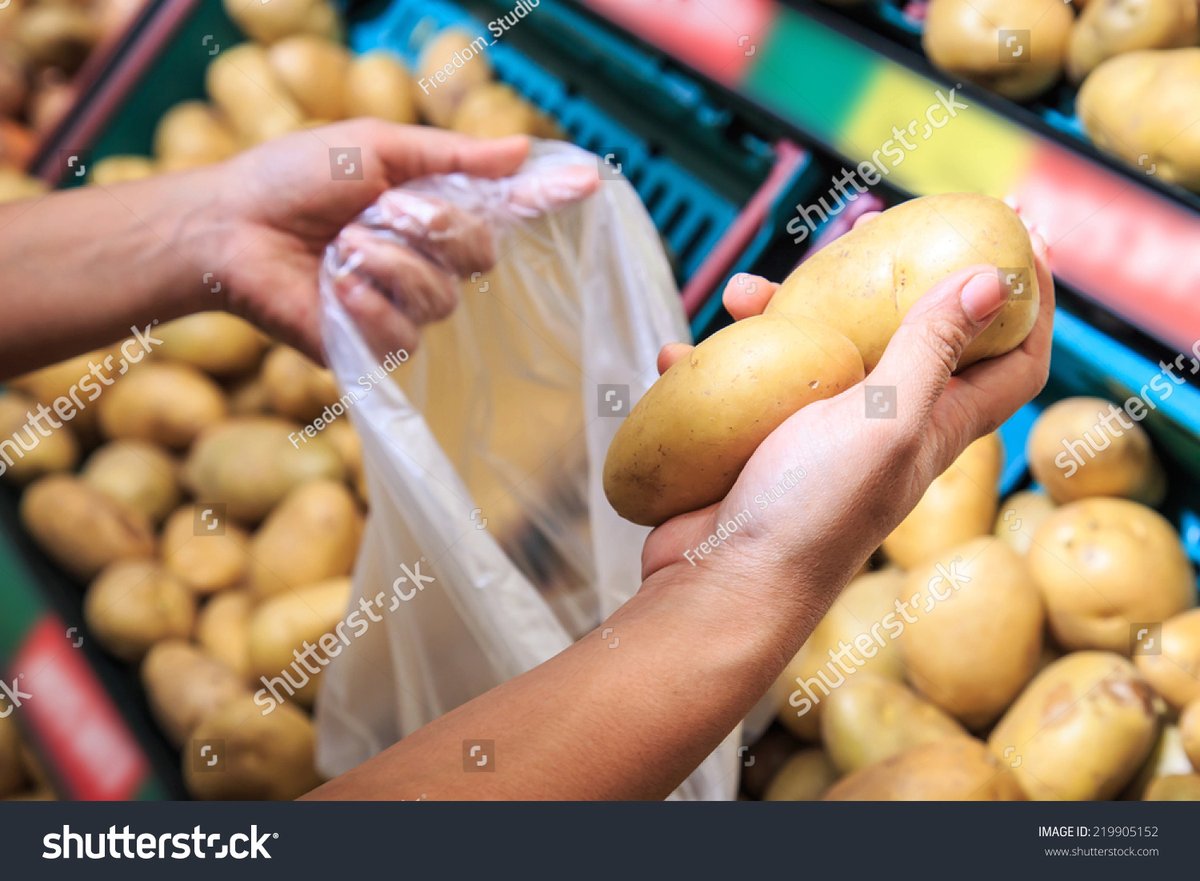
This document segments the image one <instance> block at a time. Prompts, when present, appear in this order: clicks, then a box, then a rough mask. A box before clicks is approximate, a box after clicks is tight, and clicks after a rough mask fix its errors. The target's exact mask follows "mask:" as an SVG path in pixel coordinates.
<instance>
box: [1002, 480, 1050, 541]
mask: <svg viewBox="0 0 1200 881" xmlns="http://www.w3.org/2000/svg"><path fill="white" fill-rule="evenodd" d="M1054 507H1055V505H1054V502H1052V501H1050V499H1049V497H1047V496H1046V494H1045V493H1040V492H1034V491H1033V490H1029V489H1024V490H1021V491H1020V492H1015V493H1013V494H1012V495H1011V496H1009V497H1008V498H1007V499H1005V500H1004V502H1003V503H1001V505H1000V510H999V511H998V512H997V513H996V523H995V525H994V526H993V527H992V534H993V535H995V536H996V537H997V538H998V539H1000V540H1001V541H1003V542H1004V543H1005V544H1007V545H1008V546H1009V547H1010V548H1012V549H1013V550H1014V551H1016V552H1017V553H1018V554H1020V555H1021V556H1022V557H1023V556H1025V555H1026V554H1028V553H1029V549H1030V548H1031V547H1032V546H1033V536H1034V535H1035V534H1036V533H1037V531H1038V527H1039V526H1041V525H1042V523H1043V521H1045V519H1046V518H1047V517H1049V516H1050V514H1051V513H1052V512H1053V511H1054Z"/></svg>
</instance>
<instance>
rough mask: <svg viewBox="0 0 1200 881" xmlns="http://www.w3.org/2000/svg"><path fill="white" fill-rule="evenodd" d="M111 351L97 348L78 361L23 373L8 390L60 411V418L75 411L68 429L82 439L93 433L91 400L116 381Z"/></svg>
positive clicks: (95, 408) (93, 423)
mask: <svg viewBox="0 0 1200 881" xmlns="http://www.w3.org/2000/svg"><path fill="white" fill-rule="evenodd" d="M117 369H118V368H117V366H116V362H115V360H114V350H112V349H97V350H95V351H93V352H87V353H86V354H83V355H80V356H79V357H77V358H68V359H67V360H66V361H60V362H58V363H57V364H51V365H50V366H48V367H43V368H42V369H41V370H35V371H33V372H32V373H25V374H22V375H21V376H18V377H16V378H14V379H11V380H9V383H8V387H9V389H10V390H13V391H18V392H21V393H22V394H24V395H26V396H27V397H30V398H33V400H34V401H36V402H37V403H39V404H44V405H45V406H46V407H49V408H51V409H54V408H55V406H56V402H57V406H58V407H59V408H61V409H60V410H59V411H58V412H59V413H60V416H61V415H63V413H65V412H66V411H67V407H68V406H70V408H71V409H72V410H74V411H75V415H74V417H73V418H72V419H71V429H72V430H73V431H74V432H75V434H76V435H77V436H78V437H79V438H80V439H81V440H85V441H86V440H87V439H89V438H91V437H92V436H93V435H94V434H95V430H96V424H97V419H96V412H97V407H96V406H95V405H94V403H93V402H94V401H96V399H97V398H99V397H100V395H101V394H103V393H104V390H105V388H106V387H110V386H112V385H113V384H114V383H115V382H117V381H118V380H119V378H120V377H119V375H118V374H117Z"/></svg>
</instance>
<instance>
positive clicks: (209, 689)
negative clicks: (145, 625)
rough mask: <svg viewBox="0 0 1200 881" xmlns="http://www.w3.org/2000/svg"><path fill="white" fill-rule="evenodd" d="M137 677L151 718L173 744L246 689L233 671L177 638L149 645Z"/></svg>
mask: <svg viewBox="0 0 1200 881" xmlns="http://www.w3.org/2000/svg"><path fill="white" fill-rule="evenodd" d="M141 677H142V686H143V687H144V688H145V689H146V698H147V700H148V701H149V702H150V709H151V711H153V713H154V718H155V719H157V720H158V724H159V725H160V726H162V729H163V732H164V733H165V734H166V735H167V739H168V740H170V741H171V743H173V744H175V745H176V746H183V744H185V743H186V742H187V739H188V736H189V735H190V734H191V733H192V731H193V730H194V729H195V727H196V726H197V725H198V724H199V723H200V720H201V719H203V718H204V717H205V716H207V715H208V714H209V713H212V712H214V711H216V710H218V709H219V708H220V707H221V706H223V705H224V704H226V703H228V702H229V701H230V700H232V699H233V698H235V697H238V696H239V695H243V694H248V693H249V691H248V689H247V687H246V684H245V683H244V682H243V681H242V680H241V679H240V678H239V677H238V675H237V674H236V673H234V671H232V670H230V669H229V668H228V667H226V666H225V665H224V664H222V663H221V662H220V661H218V660H217V659H216V658H213V657H212V656H210V655H208V654H205V653H204V652H202V651H200V650H199V649H197V648H196V647H195V646H193V645H191V644H189V643H187V642H184V641H183V640H181V639H169V640H165V641H163V642H160V643H158V644H157V645H155V646H154V647H153V648H152V649H150V651H149V652H148V653H147V654H146V657H145V658H144V659H143V660H142V670H141Z"/></svg>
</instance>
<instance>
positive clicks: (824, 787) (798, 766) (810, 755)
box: [763, 749, 838, 801]
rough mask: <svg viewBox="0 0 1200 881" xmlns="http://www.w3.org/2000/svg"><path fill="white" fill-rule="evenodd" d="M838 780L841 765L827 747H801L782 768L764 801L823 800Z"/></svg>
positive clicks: (768, 788) (768, 789) (772, 782)
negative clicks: (835, 762) (832, 760)
mask: <svg viewBox="0 0 1200 881" xmlns="http://www.w3.org/2000/svg"><path fill="white" fill-rule="evenodd" d="M837 779H838V771H837V768H835V767H833V763H832V762H830V761H829V756H827V755H825V752H824V751H823V750H820V749H805V750H801V751H800V752H798V753H796V754H795V755H794V756H792V757H791V758H790V759H788V761H787V764H785V765H784V766H783V767H782V768H780V769H779V773H778V774H776V775H775V779H774V780H772V781H771V785H770V786H768V787H767V791H766V794H765V795H764V796H763V800H764V801H820V800H821V796H823V795H824V794H825V793H826V791H828V789H829V787H830V786H832V785H833V784H834V781H836V780H837Z"/></svg>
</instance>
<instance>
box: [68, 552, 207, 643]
mask: <svg viewBox="0 0 1200 881" xmlns="http://www.w3.org/2000/svg"><path fill="white" fill-rule="evenodd" d="M83 620H84V621H85V622H86V623H87V626H88V629H89V630H90V631H91V632H92V634H93V635H94V636H95V637H96V639H97V640H99V642H100V644H101V645H102V646H104V648H106V649H107V650H108V651H109V652H110V653H111V654H113V655H116V656H117V657H118V658H120V659H121V660H123V661H137V660H139V659H141V658H142V656H143V655H145V654H146V652H147V651H149V650H150V648H151V646H153V645H154V644H155V643H158V642H162V641H163V640H165V639H187V638H188V637H189V636H190V635H191V633H192V625H193V624H194V623H195V620H196V600H195V599H194V598H193V596H192V593H191V591H189V590H188V589H187V587H185V586H184V584H183V582H181V581H180V580H179V579H177V578H176V577H175V576H174V575H172V574H171V573H169V572H168V571H167V570H166V569H164V568H163V567H162V566H160V565H159V564H158V563H155V562H153V561H150V560H119V561H117V562H116V563H113V564H112V565H111V566H109V567H107V568H106V569H105V570H104V571H103V572H101V573H100V575H99V577H97V578H96V580H95V581H93V582H92V585H91V587H89V588H88V591H87V594H86V595H85V596H84V598H83Z"/></svg>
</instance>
